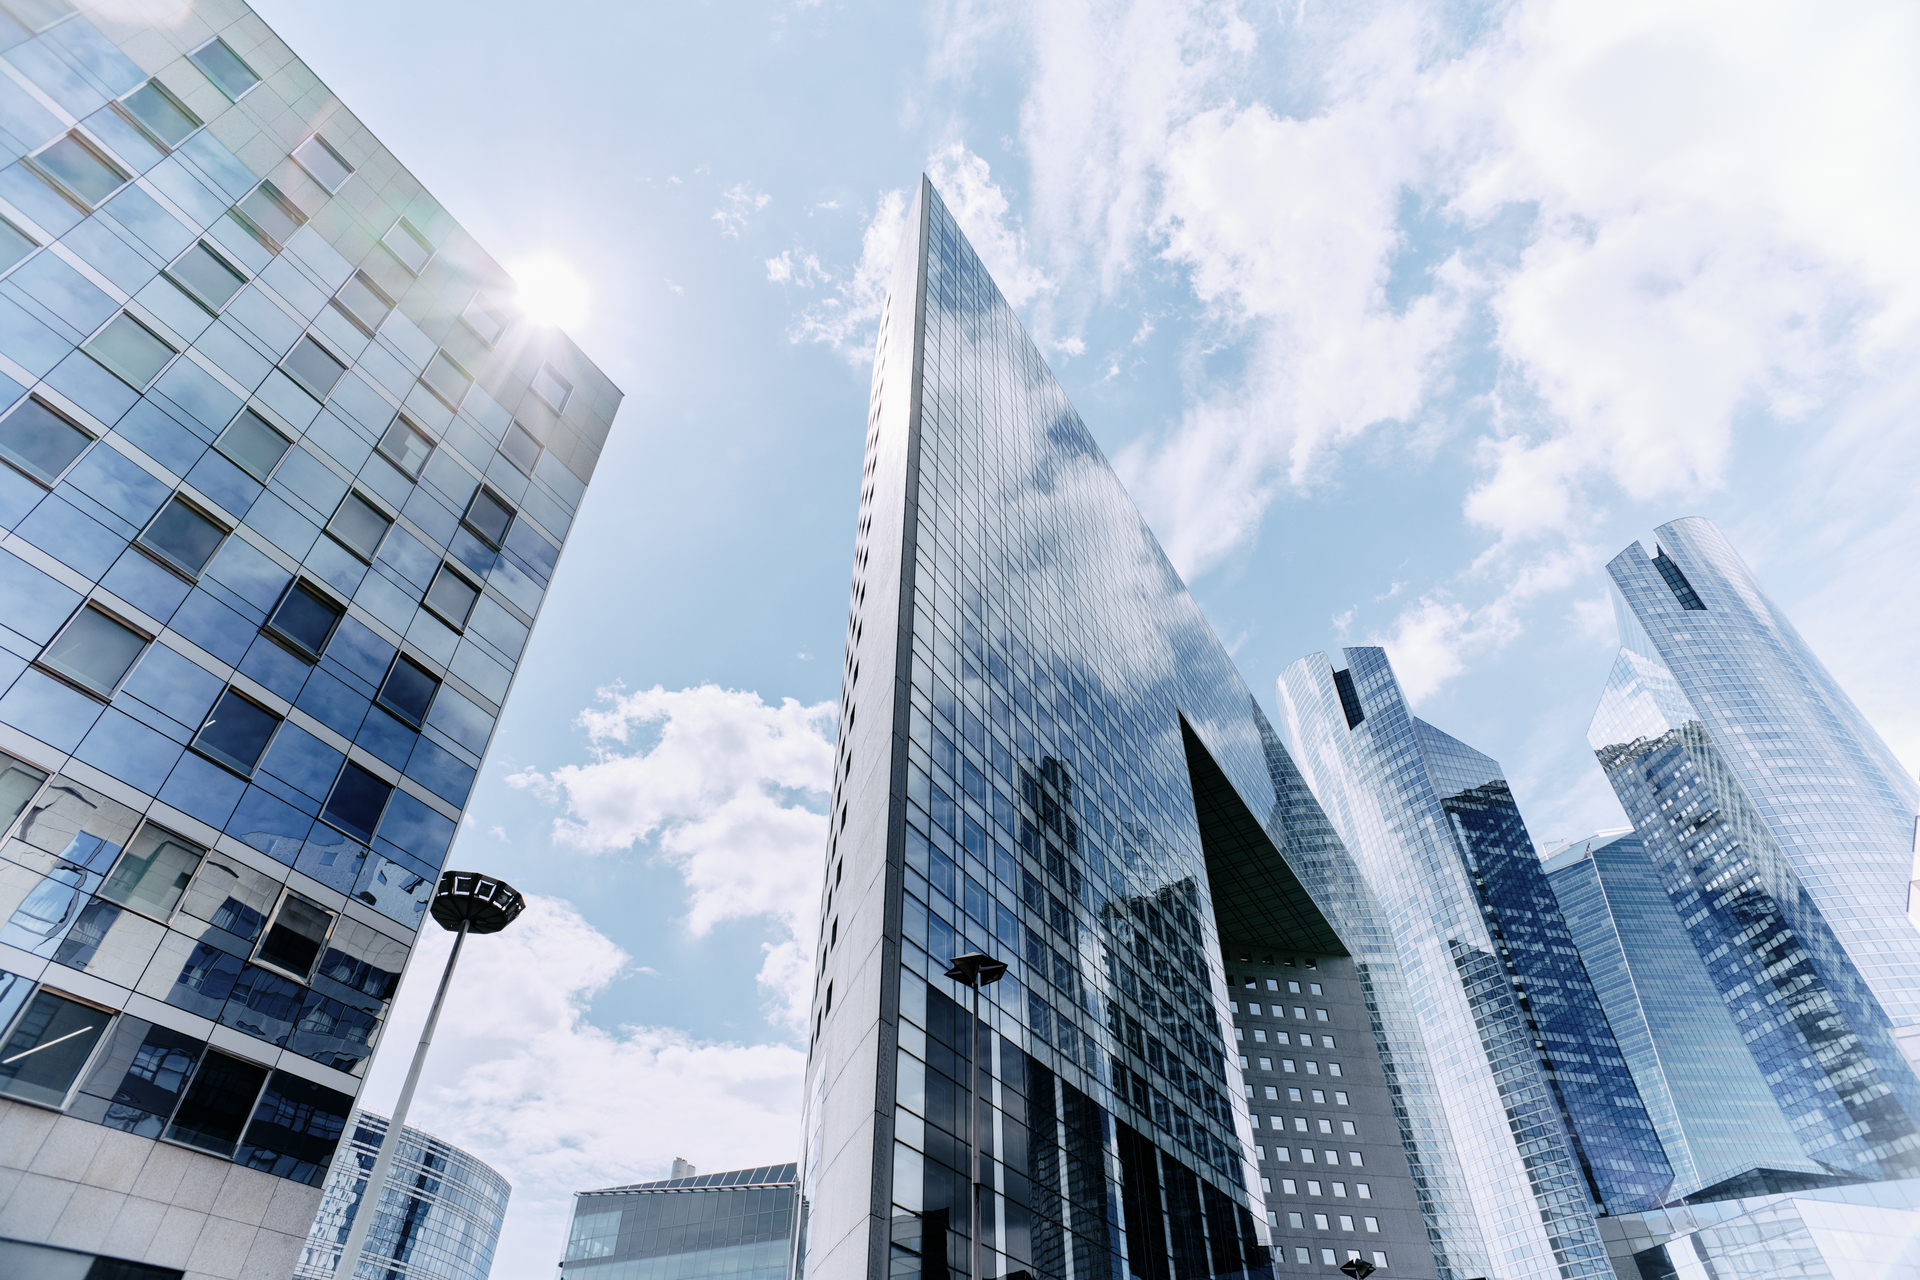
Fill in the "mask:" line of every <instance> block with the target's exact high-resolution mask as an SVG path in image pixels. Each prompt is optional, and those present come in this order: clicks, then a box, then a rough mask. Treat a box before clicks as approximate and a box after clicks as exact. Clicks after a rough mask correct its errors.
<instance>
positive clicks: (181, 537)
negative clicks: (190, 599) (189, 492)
mask: <svg viewBox="0 0 1920 1280" xmlns="http://www.w3.org/2000/svg"><path fill="white" fill-rule="evenodd" d="M227 532H228V531H227V530H226V529H224V528H222V527H221V526H220V525H217V524H215V523H214V522H213V521H212V520H210V519H208V518H207V517H206V516H204V515H202V514H201V513H200V511H199V509H198V508H196V507H194V506H193V505H191V504H190V503H188V502H187V500H186V499H185V498H182V497H181V496H180V495H179V494H175V495H174V496H173V499H172V500H171V501H170V502H168V503H167V505H166V506H164V507H162V508H160V514H159V515H157V516H155V517H154V518H153V521H152V523H150V524H149V525H147V528H146V531H145V532H144V533H142V534H141V535H140V545H141V546H142V547H144V548H146V549H147V550H149V551H152V552H153V553H154V554H156V555H157V556H159V558H160V559H161V560H163V561H165V562H166V563H167V564H168V565H170V566H171V567H173V568H175V569H177V570H179V571H180V572H181V573H183V574H185V575H186V576H187V577H189V578H197V577H199V576H200V571H201V570H202V569H204V568H206V567H207V561H209V560H211V559H213V553H214V552H216V551H218V550H219V549H220V544H221V543H222V542H225V541H226V538H227Z"/></svg>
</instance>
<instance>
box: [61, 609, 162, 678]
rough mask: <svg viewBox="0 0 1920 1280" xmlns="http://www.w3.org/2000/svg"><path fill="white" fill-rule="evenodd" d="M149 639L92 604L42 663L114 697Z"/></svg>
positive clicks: (65, 630) (78, 615) (70, 624)
mask: <svg viewBox="0 0 1920 1280" xmlns="http://www.w3.org/2000/svg"><path fill="white" fill-rule="evenodd" d="M147 639H148V638H147V637H146V636H143V635H141V634H140V633H139V632H138V631H135V630H134V629H133V628H131V627H129V626H126V625H125V624H124V623H121V622H120V621H118V620H117V619H114V618H110V617H108V616H107V615H106V614H105V613H102V612H101V611H100V610H99V609H96V608H94V607H93V606H92V605H84V606H82V607H81V608H80V610H79V611H78V612H77V613H75V614H74V615H73V620H72V621H70V622H68V623H67V625H66V626H65V627H64V628H62V629H61V632H60V634H59V635H57V636H55V637H54V638H53V643H52V644H49V645H48V646H47V647H46V649H45V650H44V651H43V652H42V653H41V655H40V665H41V666H44V667H46V668H48V669H49V670H52V671H57V672H59V673H60V674H61V675H63V676H65V677H67V679H69V680H71V681H73V682H74V683H75V684H77V685H79V686H80V687H81V688H83V689H90V690H92V691H93V692H94V693H97V694H99V695H100V696H101V697H103V698H111V697H112V696H113V691H114V690H115V689H118V688H119V687H120V682H121V681H122V680H124V679H126V677H127V672H129V671H131V670H132V669H133V664H134V663H135V662H136V661H138V660H139V657H140V655H141V654H142V653H143V652H145V650H146V647H147Z"/></svg>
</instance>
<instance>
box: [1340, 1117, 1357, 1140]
mask: <svg viewBox="0 0 1920 1280" xmlns="http://www.w3.org/2000/svg"><path fill="white" fill-rule="evenodd" d="M1340 1132H1341V1133H1344V1134H1346V1135H1347V1136H1348V1137H1349V1138H1351V1137H1353V1136H1354V1135H1353V1121H1351V1120H1342V1121H1341V1122H1340Z"/></svg>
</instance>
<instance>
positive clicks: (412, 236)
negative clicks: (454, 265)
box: [380, 218, 433, 275]
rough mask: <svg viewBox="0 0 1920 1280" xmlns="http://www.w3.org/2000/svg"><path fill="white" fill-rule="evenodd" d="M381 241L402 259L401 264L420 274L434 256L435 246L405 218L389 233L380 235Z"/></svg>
mask: <svg viewBox="0 0 1920 1280" xmlns="http://www.w3.org/2000/svg"><path fill="white" fill-rule="evenodd" d="M380 243H381V244H383V245H385V246H387V248H388V249H389V250H391V251H392V253H393V256H394V257H396V258H398V259H399V260H400V265H401V266H403V267H405V268H406V269H407V270H409V271H411V272H413V274H415V275H419V274H420V273H421V272H422V271H425V270H426V269H427V263H428V262H429V261H431V260H432V258H433V246H432V245H430V244H428V243H427V238H426V237H425V236H423V235H421V234H420V232H419V229H418V228H416V227H415V226H414V225H413V224H412V223H411V222H408V221H407V220H406V219H405V218H402V219H400V221H398V222H396V223H394V224H393V226H392V227H390V228H389V229H388V230H387V234H386V235H384V236H381V237H380Z"/></svg>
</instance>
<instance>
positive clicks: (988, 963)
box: [947, 951, 1007, 987]
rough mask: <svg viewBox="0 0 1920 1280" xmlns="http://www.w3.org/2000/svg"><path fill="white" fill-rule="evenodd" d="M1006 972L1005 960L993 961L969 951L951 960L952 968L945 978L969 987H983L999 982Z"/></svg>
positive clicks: (976, 952) (987, 956) (978, 953)
mask: <svg viewBox="0 0 1920 1280" xmlns="http://www.w3.org/2000/svg"><path fill="white" fill-rule="evenodd" d="M1006 972H1007V962H1006V961H1005V960H995V959H994V958H993V957H992V956H989V955H983V954H981V953H980V952H978V951H969V952H968V953H967V954H966V955H963V956H955V957H954V958H953V967H952V968H950V969H948V970H947V976H948V977H949V978H952V979H953V980H954V981H955V982H964V983H966V984H967V985H968V986H970V987H983V986H986V985H987V984H988V983H992V982H998V981H1000V979H1001V978H1002V977H1003V976H1004V975H1005V974H1006Z"/></svg>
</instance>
